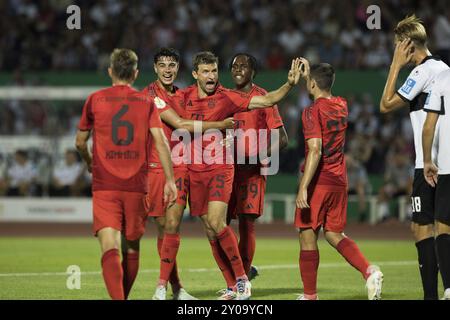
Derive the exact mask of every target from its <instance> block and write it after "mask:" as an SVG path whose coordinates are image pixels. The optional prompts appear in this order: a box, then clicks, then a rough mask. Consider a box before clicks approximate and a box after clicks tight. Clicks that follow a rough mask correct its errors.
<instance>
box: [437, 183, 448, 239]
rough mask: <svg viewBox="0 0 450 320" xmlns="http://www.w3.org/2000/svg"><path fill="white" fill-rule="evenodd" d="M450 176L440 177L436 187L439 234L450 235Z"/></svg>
mask: <svg viewBox="0 0 450 320" xmlns="http://www.w3.org/2000/svg"><path fill="white" fill-rule="evenodd" d="M449 195H450V175H448V174H446V175H439V177H438V183H437V186H436V221H437V222H438V223H439V228H440V230H436V231H437V232H438V233H448V232H447V231H446V230H448V229H447V226H450V201H449V199H450V198H449Z"/></svg>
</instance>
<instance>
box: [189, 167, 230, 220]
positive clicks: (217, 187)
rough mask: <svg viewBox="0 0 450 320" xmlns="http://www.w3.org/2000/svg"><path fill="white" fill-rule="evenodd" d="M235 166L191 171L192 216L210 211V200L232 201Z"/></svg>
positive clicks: (190, 202) (190, 195)
mask: <svg viewBox="0 0 450 320" xmlns="http://www.w3.org/2000/svg"><path fill="white" fill-rule="evenodd" d="M233 176H234V168H233V166H227V167H220V168H215V169H213V170H210V171H203V172H201V171H200V172H198V171H189V207H190V212H191V215H192V216H202V215H205V214H207V213H208V202H210V201H222V202H225V203H228V201H230V195H231V191H232V189H233Z"/></svg>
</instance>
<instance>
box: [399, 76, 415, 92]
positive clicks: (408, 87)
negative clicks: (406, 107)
mask: <svg viewBox="0 0 450 320" xmlns="http://www.w3.org/2000/svg"><path fill="white" fill-rule="evenodd" d="M415 85H416V80H413V79H408V80H406V83H405V84H404V85H403V87H402V88H401V91H402V92H404V93H406V94H410V93H411V90H412V89H413V88H414V86H415Z"/></svg>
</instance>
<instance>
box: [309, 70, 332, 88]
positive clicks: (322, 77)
mask: <svg viewBox="0 0 450 320" xmlns="http://www.w3.org/2000/svg"><path fill="white" fill-rule="evenodd" d="M310 77H311V79H313V80H315V81H316V83H317V86H318V87H319V89H321V90H326V91H330V90H331V87H333V83H334V79H335V72H334V68H333V66H332V65H331V64H328V63H318V64H313V65H312V66H311V68H310Z"/></svg>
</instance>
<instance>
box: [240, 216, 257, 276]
mask: <svg viewBox="0 0 450 320" xmlns="http://www.w3.org/2000/svg"><path fill="white" fill-rule="evenodd" d="M255 247H256V241H255V222H254V220H251V219H245V218H243V219H239V253H240V254H241V258H242V264H243V265H244V270H245V274H248V272H249V271H250V267H251V265H252V261H253V256H254V255H255Z"/></svg>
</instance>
